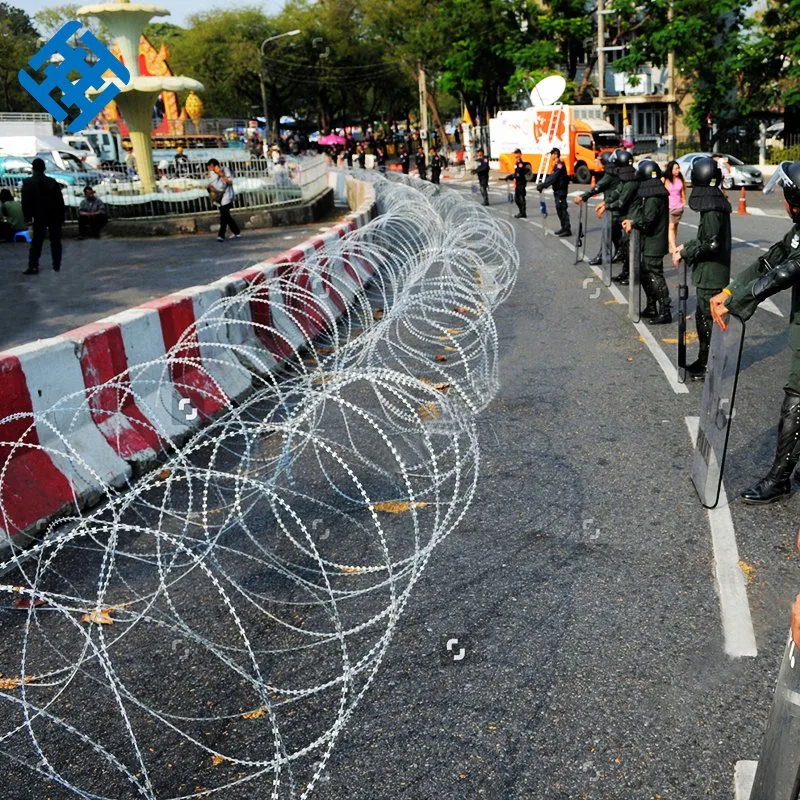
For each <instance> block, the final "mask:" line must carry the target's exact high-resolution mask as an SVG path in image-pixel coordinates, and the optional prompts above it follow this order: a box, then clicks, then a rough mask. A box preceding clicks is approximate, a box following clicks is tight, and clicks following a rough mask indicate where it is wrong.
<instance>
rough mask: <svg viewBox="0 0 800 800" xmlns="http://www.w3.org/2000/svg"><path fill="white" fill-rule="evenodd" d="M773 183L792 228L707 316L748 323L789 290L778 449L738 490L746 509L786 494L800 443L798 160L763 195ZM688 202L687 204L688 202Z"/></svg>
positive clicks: (714, 300)
mask: <svg viewBox="0 0 800 800" xmlns="http://www.w3.org/2000/svg"><path fill="white" fill-rule="evenodd" d="M692 174H694V172H693V173H692ZM776 185H777V186H781V187H782V188H783V199H784V204H785V207H786V213H787V214H788V215H789V217H790V218H791V220H792V227H791V228H789V230H788V231H787V232H786V235H785V236H784V237H783V238H782V239H780V240H778V241H777V242H775V244H773V245H772V247H770V248H769V250H767V252H766V253H765V254H763V255H761V256H759V257H758V258H757V259H756V260H755V261H753V263H752V264H750V266H749V267H747V269H745V270H744V271H743V272H740V273H739V274H738V275H737V276H736V277H735V278H734V279H733V280H732V281H731V282H730V283H729V284H728V285H727V286H726V287H725V288H724V289H723V290H722V291H721V292H720V293H719V294H717V295H715V296H714V297H712V298H711V301H710V306H711V316H712V317H713V319H714V322H716V323H717V325H719V327H720V328H722V329H723V330H724V329H725V328H726V327H727V323H726V321H725V315H726V314H728V313H729V312H730V313H732V314H736V316H737V317H739V318H740V319H743V320H748V319H750V317H752V316H753V314H754V313H755V311H756V308H758V305H759V303H761V302H762V301H763V300H766V299H767V298H768V297H771V296H772V295H774V294H777V293H778V292H780V291H783V290H784V289H789V288H791V289H792V290H793V291H792V301H791V305H792V310H791V314H790V315H789V326H790V327H789V346H790V347H791V349H792V363H791V368H790V370H789V379H788V381H787V382H786V385H785V386H784V387H783V391H784V398H783V404H782V405H781V413H780V419H779V420H778V445H777V448H776V451H775V460H774V461H773V462H772V467H770V470H769V472H768V473H767V474H766V475H765V476H764V477H763V478H762V479H761V480H760V481H758V483H756V484H755V485H754V486H751V487H750V488H749V489H746V490H745V491H744V492H742V500H743V501H744V502H745V503H750V504H751V505H766V504H767V503H772V502H774V501H775V500H778V499H780V498H781V497H785V496H786V495H788V494H789V493H790V492H791V490H792V473H793V472H794V468H795V467H796V466H797V462H798V461H799V460H800V447H798V446H797V442H798V439H800V292H797V291H796V290H797V287H798V286H800V161H784V162H782V163H781V165H780V167H779V168H778V170H777V171H776V172H775V174H774V175H773V177H772V178H771V179H770V182H769V183H768V184H767V186H766V187H765V191H770V190H771V189H772V188H774V187H775V186H776ZM689 204H690V206H691V199H690V200H689Z"/></svg>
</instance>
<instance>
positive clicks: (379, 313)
mask: <svg viewBox="0 0 800 800" xmlns="http://www.w3.org/2000/svg"><path fill="white" fill-rule="evenodd" d="M385 313H386V312H385V311H384V310H383V309H382V308H376V309H375V310H374V311H373V312H372V319H374V320H375V321H376V322H377V321H378V320H381V319H383V317H384V315H385Z"/></svg>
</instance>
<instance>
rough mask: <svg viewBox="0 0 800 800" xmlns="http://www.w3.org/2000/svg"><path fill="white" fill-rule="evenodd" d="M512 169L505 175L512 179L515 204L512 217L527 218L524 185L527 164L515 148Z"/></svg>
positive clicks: (526, 181)
mask: <svg viewBox="0 0 800 800" xmlns="http://www.w3.org/2000/svg"><path fill="white" fill-rule="evenodd" d="M514 158H515V162H514V171H513V172H512V173H511V174H510V175H506V178H505V179H506V180H507V181H514V202H515V203H516V204H517V209H518V211H517V213H516V214H514V219H527V218H528V214H527V200H526V195H527V191H526V190H525V186H526V184H527V183H528V165H527V164H526V163H525V162H524V161H523V160H522V150H520V149H519V148H517V149H516V150H515V151H514Z"/></svg>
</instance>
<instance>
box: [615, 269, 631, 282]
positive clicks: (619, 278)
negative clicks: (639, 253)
mask: <svg viewBox="0 0 800 800" xmlns="http://www.w3.org/2000/svg"><path fill="white" fill-rule="evenodd" d="M611 280H612V281H613V282H614V283H619V284H621V285H622V286H627V285H628V284H629V283H630V282H631V274H630V272H628V270H627V269H624V270H622V272H620V274H619V275H615V276H614V277H613V278H612V279H611Z"/></svg>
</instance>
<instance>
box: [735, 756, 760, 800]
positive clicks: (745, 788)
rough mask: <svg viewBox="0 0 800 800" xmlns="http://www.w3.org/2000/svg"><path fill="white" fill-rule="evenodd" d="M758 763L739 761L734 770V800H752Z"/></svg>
mask: <svg viewBox="0 0 800 800" xmlns="http://www.w3.org/2000/svg"><path fill="white" fill-rule="evenodd" d="M757 767H758V761H737V762H736V766H735V767H734V768H733V786H734V791H735V794H734V796H733V797H734V800H750V794H751V793H752V791H753V781H755V779H756V768H757Z"/></svg>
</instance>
